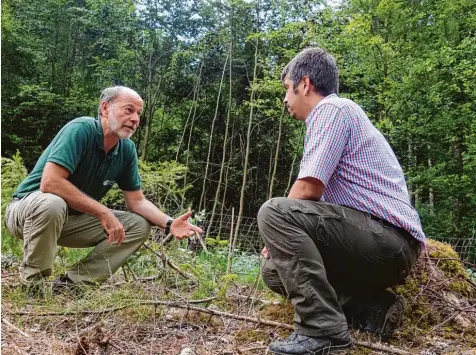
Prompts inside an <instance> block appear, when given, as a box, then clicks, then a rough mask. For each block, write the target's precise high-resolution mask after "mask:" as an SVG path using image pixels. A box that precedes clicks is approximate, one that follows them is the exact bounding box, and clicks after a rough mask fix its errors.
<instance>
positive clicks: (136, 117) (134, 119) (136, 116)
mask: <svg viewBox="0 0 476 355" xmlns="http://www.w3.org/2000/svg"><path fill="white" fill-rule="evenodd" d="M131 121H132V122H134V123H139V121H140V116H139V115H138V114H137V113H133V114H132V116H131Z"/></svg>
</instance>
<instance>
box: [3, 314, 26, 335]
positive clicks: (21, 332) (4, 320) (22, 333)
mask: <svg viewBox="0 0 476 355" xmlns="http://www.w3.org/2000/svg"><path fill="white" fill-rule="evenodd" d="M2 322H3V323H5V324H6V325H8V326H9V327H10V328H12V329H13V330H15V331H17V332H18V333H20V334H21V335H23V336H24V337H27V338H30V335H29V334H27V333H25V332H24V331H22V330H20V329H18V328H17V327H15V326H14V325H13V324H12V323H10V322H9V321H7V320H6V319H5V318H2Z"/></svg>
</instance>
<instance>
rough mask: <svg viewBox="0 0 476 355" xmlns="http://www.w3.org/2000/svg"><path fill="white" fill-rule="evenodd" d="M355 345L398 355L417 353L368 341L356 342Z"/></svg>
mask: <svg viewBox="0 0 476 355" xmlns="http://www.w3.org/2000/svg"><path fill="white" fill-rule="evenodd" d="M354 344H355V345H358V346H363V347H364V348H369V349H373V350H379V351H385V352H387V353H390V354H398V355H413V354H415V353H411V352H408V351H406V350H400V349H395V348H391V347H389V346H386V345H383V344H373V343H369V342H366V341H354Z"/></svg>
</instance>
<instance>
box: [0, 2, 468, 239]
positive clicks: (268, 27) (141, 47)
mask: <svg viewBox="0 0 476 355" xmlns="http://www.w3.org/2000/svg"><path fill="white" fill-rule="evenodd" d="M1 26H2V27H1V28H2V52H1V56H2V90H1V100H2V102H1V109H2V131H1V135H2V136H1V138H2V151H1V153H2V156H4V157H12V156H13V155H14V154H15V153H16V152H17V151H19V152H20V155H21V156H22V157H23V160H24V163H25V165H26V167H27V169H28V170H30V169H31V168H32V167H33V165H34V163H35V161H36V160H37V158H38V157H39V155H40V154H41V152H42V151H43V150H44V149H45V147H46V146H47V145H48V144H49V142H50V141H51V139H52V138H53V137H54V135H55V134H56V133H57V132H58V130H59V129H60V128H61V127H62V126H63V125H64V124H65V123H66V122H68V121H70V120H71V119H73V118H75V117H78V116H86V115H87V116H96V114H97V105H98V97H99V93H100V91H101V90H102V89H103V88H105V87H107V86H111V85H114V84H122V85H126V86H130V87H132V88H134V89H136V90H137V91H138V92H139V93H140V94H141V95H142V97H143V98H144V102H145V110H144V114H143V117H142V122H141V126H140V129H139V130H138V132H137V133H136V134H135V136H134V137H133V139H134V141H135V143H136V145H137V149H138V153H139V156H140V159H141V160H143V161H146V162H148V163H150V164H155V163H158V162H170V163H169V164H168V165H166V167H167V169H172V170H173V169H179V170H180V169H182V170H180V171H181V172H182V173H181V174H182V175H180V184H181V185H182V186H184V187H185V190H186V192H185V196H184V198H182V200H181V201H178V202H177V203H178V204H179V205H180V207H183V208H185V207H187V206H189V205H191V206H193V207H194V208H195V209H197V210H203V209H204V210H206V211H207V212H209V213H211V214H214V213H217V214H218V213H229V211H230V210H231V208H232V207H234V208H235V211H236V212H235V213H236V214H237V215H240V216H250V217H253V216H255V215H256V212H257V210H258V209H259V207H260V205H261V204H262V203H263V202H264V201H266V200H267V199H268V198H269V197H271V196H283V195H286V193H287V191H288V190H289V188H290V184H292V182H293V180H294V179H295V177H296V175H297V171H298V167H299V160H300V157H301V153H302V145H303V125H302V124H301V123H299V122H296V121H294V120H293V119H292V118H290V117H288V116H287V114H286V113H285V112H284V110H283V105H282V99H283V97H284V90H283V88H282V85H281V82H280V80H279V77H280V72H281V70H282V68H283V67H284V65H285V64H286V63H287V62H288V61H289V60H290V59H292V57H293V56H294V55H295V54H297V53H298V52H299V51H300V50H302V49H303V48H305V47H309V46H321V47H324V48H326V49H327V50H328V51H330V52H331V53H333V54H334V56H335V57H336V59H337V62H338V66H339V69H340V94H341V96H344V97H348V98H350V99H352V100H354V101H356V102H357V103H358V104H360V105H361V106H362V107H363V109H364V110H365V111H366V112H367V114H368V115H369V117H370V119H371V120H372V121H373V122H374V124H375V125H376V126H377V127H378V128H379V129H380V130H381V131H382V132H383V133H384V134H385V136H386V137H387V139H388V140H389V142H390V144H391V145H392V147H393V149H394V151H395V152H396V154H397V156H398V158H399V161H400V163H401V164H402V166H403V169H404V172H405V174H406V178H407V181H408V186H409V190H410V192H411V197H412V203H414V204H415V206H416V207H417V208H418V210H419V212H420V216H421V218H422V221H423V224H424V229H425V231H426V233H427V234H428V235H431V236H439V237H445V238H471V237H474V235H475V228H476V187H475V186H476V85H475V84H476V2H475V1H474V0H381V1H380V0H347V1H346V0H343V1H338V2H333V3H326V2H319V1H307V0H294V1H292V2H290V1H284V0H250V1H242V0H223V1H212V0H187V1H173V0H138V1H131V0H95V1H93V0H41V1H39V0H4V1H2V24H1ZM212 218H213V217H212Z"/></svg>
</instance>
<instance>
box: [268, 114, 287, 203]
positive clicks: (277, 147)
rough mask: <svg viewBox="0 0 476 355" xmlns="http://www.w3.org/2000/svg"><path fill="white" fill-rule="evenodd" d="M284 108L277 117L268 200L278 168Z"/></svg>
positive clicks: (271, 194) (271, 195) (271, 193)
mask: <svg viewBox="0 0 476 355" xmlns="http://www.w3.org/2000/svg"><path fill="white" fill-rule="evenodd" d="M284 108H285V107H284V106H283V112H281V116H280V117H279V129H278V140H277V142H276V152H275V154H274V166H273V175H271V182H270V184H269V193H268V200H269V199H270V198H272V197H273V186H274V179H275V178H276V169H277V168H278V156H279V148H280V145H281V132H282V128H283V117H284Z"/></svg>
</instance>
